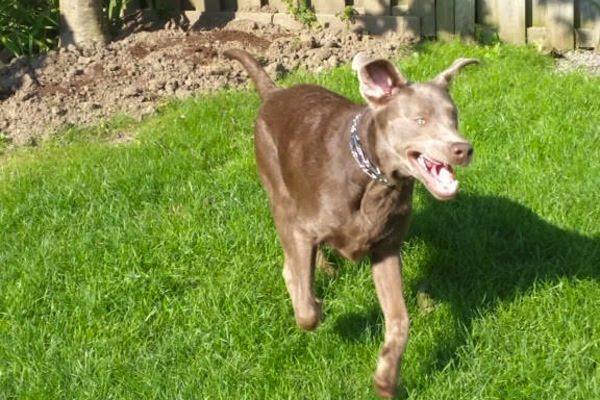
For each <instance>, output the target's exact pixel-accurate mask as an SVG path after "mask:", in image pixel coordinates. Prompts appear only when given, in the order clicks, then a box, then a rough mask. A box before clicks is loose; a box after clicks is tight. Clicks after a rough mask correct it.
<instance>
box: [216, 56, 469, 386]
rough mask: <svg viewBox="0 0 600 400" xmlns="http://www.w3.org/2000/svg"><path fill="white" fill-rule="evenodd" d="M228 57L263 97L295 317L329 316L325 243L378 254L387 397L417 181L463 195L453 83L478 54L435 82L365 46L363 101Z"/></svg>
mask: <svg viewBox="0 0 600 400" xmlns="http://www.w3.org/2000/svg"><path fill="white" fill-rule="evenodd" d="M225 55H226V56H227V57H229V58H233V59H236V60H238V61H239V62H241V63H242V64H243V65H244V67H245V68H246V70H247V71H248V72H249V74H250V76H251V78H252V79H253V80H254V82H255V83H256V86H257V89H258V92H259V94H260V96H261V98H262V105H261V107H260V110H259V112H258V117H257V119H256V124H255V153H256V162H257V167H258V172H259V176H260V180H261V182H262V184H263V186H264V188H265V190H266V192H267V194H268V196H269V200H270V204H271V210H272V214H273V218H274V221H275V225H276V228H277V231H278V233H279V237H280V240H281V244H282V246H283V250H284V253H285V261H284V270H283V276H284V278H285V281H286V284H287V287H288V291H289V293H290V296H291V299H292V303H293V306H294V314H295V318H296V323H297V324H298V326H299V327H301V328H303V329H314V328H315V327H317V326H318V324H319V322H320V320H321V302H320V300H319V299H317V298H315V296H314V294H313V291H312V284H313V277H314V268H315V255H316V253H317V251H318V247H319V246H320V245H321V244H328V245H329V246H331V247H332V248H334V249H335V250H336V251H338V252H339V253H340V254H341V255H343V256H344V257H347V258H348V259H350V260H354V261H357V260H360V259H361V258H363V257H364V256H366V255H370V257H371V261H372V263H373V276H374V281H375V287H376V290H377V295H378V298H379V301H380V304H381V307H382V310H383V314H384V318H385V324H386V328H385V343H384V346H383V349H382V351H381V353H380V356H379V361H378V364H377V369H376V372H375V378H374V380H375V386H376V389H377V392H378V394H379V395H380V396H382V397H391V396H393V395H394V392H395V390H396V385H397V380H398V373H399V368H400V361H401V358H402V353H403V352H404V347H405V345H406V342H407V339H408V330H409V319H408V313H407V310H406V305H405V301H404V297H403V294H402V275H401V259H400V254H399V250H400V245H401V244H402V241H403V238H404V235H405V234H406V231H407V229H408V225H409V221H410V215H411V211H412V196H413V187H414V182H415V178H416V179H418V180H420V181H421V182H423V183H424V184H425V186H426V187H427V188H428V189H429V190H430V191H431V193H432V194H433V195H434V196H435V197H437V198H439V199H442V200H444V199H448V198H452V197H454V195H455V194H456V185H457V182H455V181H454V177H453V173H452V166H453V165H462V166H466V165H468V164H469V162H470V161H471V158H472V153H473V149H472V146H471V145H470V144H469V143H468V142H467V141H466V140H465V139H464V138H463V137H462V136H461V135H460V133H459V132H458V130H457V129H458V128H457V119H456V115H457V113H456V107H455V106H454V103H453V102H452V99H451V98H450V95H449V91H448V85H449V82H450V81H451V79H452V78H453V77H454V76H455V75H456V73H457V72H458V70H459V69H460V68H462V67H464V66H465V65H468V64H471V63H474V62H477V61H476V60H473V59H459V60H457V61H456V62H455V63H454V64H453V65H452V66H451V67H449V68H448V69H447V70H445V71H444V72H442V73H441V74H440V75H438V76H437V77H436V78H435V79H434V80H433V81H431V82H428V83H424V84H416V83H409V82H407V81H406V79H405V78H404V77H403V76H402V75H401V73H400V72H399V71H398V70H397V69H396V68H395V67H394V66H393V65H392V64H391V63H389V62H388V61H386V60H370V59H368V58H367V57H365V56H364V55H363V54H358V55H357V56H356V57H355V59H354V61H353V68H354V69H355V70H356V71H357V73H358V77H359V82H360V90H361V94H362V95H363V97H364V98H365V100H366V101H367V103H368V105H367V106H364V105H359V104H356V103H353V102H351V101H349V100H348V99H346V98H344V97H342V96H340V95H338V94H336V93H333V92H331V91H329V90H327V89H324V88H322V87H320V86H316V85H297V86H293V87H290V88H288V89H279V88H277V87H276V86H275V84H274V83H273V81H272V80H271V79H270V78H269V77H268V75H267V74H266V73H265V72H264V70H263V69H262V68H261V67H260V65H259V64H258V63H257V61H256V60H255V59H254V58H253V57H252V56H250V55H249V54H248V53H247V52H245V51H243V50H238V49H234V50H228V51H226V52H225ZM353 121H357V123H356V133H357V134H358V138H359V140H360V142H361V143H362V149H363V151H364V153H365V154H366V155H367V156H368V158H369V160H370V161H371V162H372V164H374V165H376V166H377V167H379V169H380V170H381V173H382V176H383V182H381V181H379V180H374V179H372V178H371V177H369V176H368V175H367V174H366V173H365V172H363V170H361V168H359V165H358V162H357V160H355V158H354V157H353V155H352V152H351V150H350V135H351V130H352V125H353ZM421 156H423V157H421Z"/></svg>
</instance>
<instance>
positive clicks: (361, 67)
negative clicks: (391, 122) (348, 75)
mask: <svg viewBox="0 0 600 400" xmlns="http://www.w3.org/2000/svg"><path fill="white" fill-rule="evenodd" d="M352 69H353V70H355V71H356V73H357V74H358V80H359V81H360V94H361V95H362V96H363V97H364V99H365V100H367V101H368V102H369V103H373V104H383V103H385V102H387V101H388V100H389V99H390V97H391V95H392V91H393V90H394V89H398V88H400V87H403V86H405V85H406V83H407V81H406V79H405V78H404V76H402V74H401V73H400V71H398V69H397V68H396V67H395V66H394V65H393V64H392V63H391V62H389V61H387V60H371V59H370V58H369V57H368V56H367V55H365V54H364V53H358V54H357V55H356V56H354V59H353V60H352Z"/></svg>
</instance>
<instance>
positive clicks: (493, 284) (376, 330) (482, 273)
mask: <svg viewBox="0 0 600 400" xmlns="http://www.w3.org/2000/svg"><path fill="white" fill-rule="evenodd" d="M419 195H420V199H421V200H422V201H423V202H424V205H423V206H422V207H420V209H419V210H418V211H417V212H415V214H414V215H413V220H412V223H411V229H410V233H409V236H408V238H407V243H408V244H409V245H410V243H411V242H413V243H417V242H422V243H425V244H426V245H427V246H428V248H429V249H430V253H431V254H429V256H428V257H429V258H428V259H427V261H426V262H425V263H424V264H421V265H416V266H413V268H417V270H418V272H417V277H416V279H415V278H414V277H413V279H411V282H410V284H409V285H408V286H407V287H405V289H404V292H405V296H406V297H407V298H408V302H409V303H410V302H411V297H412V299H413V300H412V301H413V304H415V303H416V301H414V299H415V298H417V297H418V295H419V291H420V289H421V288H422V286H423V285H424V284H425V285H426V286H427V293H428V295H429V296H430V297H431V300H432V301H433V302H435V303H438V304H439V303H445V304H448V305H450V307H451V309H452V312H453V314H454V316H455V319H456V322H457V324H458V325H457V330H458V329H459V326H466V327H467V328H469V327H470V326H471V322H472V320H473V319H475V318H478V317H479V316H481V315H482V314H485V313H486V312H488V311H490V310H493V308H494V307H495V306H496V305H497V304H498V302H499V301H506V300H508V301H510V299H511V298H513V297H515V296H516V295H517V294H519V293H525V292H527V291H528V290H530V289H531V288H532V287H533V285H534V284H535V283H536V282H552V281H558V280H559V279H563V278H567V279H594V280H597V279H599V278H600V268H599V267H600V251H599V249H600V237H598V236H595V237H586V236H583V235H581V234H579V233H577V232H573V231H569V230H565V229H561V228H559V227H557V226H555V225H552V224H550V223H548V222H547V221H545V220H544V219H542V218H541V217H540V216H538V215H537V214H535V213H534V212H533V211H531V210H529V209H528V208H526V207H524V206H523V205H520V204H518V203H516V202H515V201H512V200H509V199H506V198H501V197H493V196H477V195H465V194H461V195H459V198H457V199H456V200H454V201H452V202H438V201H435V200H433V199H432V198H431V197H430V196H428V195H427V194H426V193H422V192H421V193H419ZM404 257H405V262H407V261H408V260H407V258H409V257H410V254H406V253H405V254H404ZM414 312H415V311H414V310H413V313H414ZM434 312H435V311H434ZM382 321H383V318H382V316H381V311H380V310H379V308H378V305H377V304H373V305H372V307H371V308H370V309H369V311H367V312H366V313H362V314H358V313H352V314H349V315H346V316H343V317H340V318H338V319H337V321H336V323H335V327H334V329H335V330H336V332H337V333H338V334H339V335H341V336H342V337H344V338H345V339H347V340H351V341H353V340H360V338H361V336H362V335H363V334H362V333H361V332H364V331H368V332H371V334H374V335H375V334H376V335H382V334H383V328H382ZM445 338H446V339H444V340H440V341H438V342H439V343H442V344H440V345H439V346H438V347H437V348H434V350H433V352H432V354H429V355H427V356H426V357H429V358H430V360H429V362H427V363H426V364H427V365H428V367H426V368H427V369H428V370H430V371H431V370H436V369H439V368H443V367H444V365H447V363H448V362H449V361H450V359H451V358H452V357H455V353H456V350H457V348H458V347H459V346H461V345H462V344H464V343H462V341H464V339H461V336H460V334H459V333H458V332H455V333H452V332H446V333H445ZM424 356H425V355H424Z"/></svg>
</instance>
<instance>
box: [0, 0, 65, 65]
mask: <svg viewBox="0 0 600 400" xmlns="http://www.w3.org/2000/svg"><path fill="white" fill-rule="evenodd" d="M58 16H59V10H58V0H33V1H28V2H23V1H19V0H3V1H2V2H0V50H1V49H2V48H6V49H8V51H10V52H11V53H12V54H13V55H15V56H22V55H27V54H35V53H37V52H40V51H47V50H49V49H51V48H54V47H55V46H56V43H57V37H58Z"/></svg>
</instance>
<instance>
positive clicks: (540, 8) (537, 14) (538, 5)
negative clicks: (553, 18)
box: [531, 0, 548, 27]
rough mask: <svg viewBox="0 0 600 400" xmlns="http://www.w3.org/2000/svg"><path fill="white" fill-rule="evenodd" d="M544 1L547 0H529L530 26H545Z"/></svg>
mask: <svg viewBox="0 0 600 400" xmlns="http://www.w3.org/2000/svg"><path fill="white" fill-rule="evenodd" d="M546 3H548V0H531V26H537V27H542V26H546Z"/></svg>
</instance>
